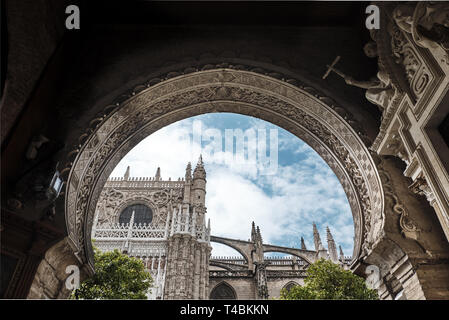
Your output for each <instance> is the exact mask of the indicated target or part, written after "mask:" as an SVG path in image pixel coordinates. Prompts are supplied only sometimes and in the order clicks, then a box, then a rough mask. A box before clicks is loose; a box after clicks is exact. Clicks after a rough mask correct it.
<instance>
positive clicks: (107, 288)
mask: <svg viewBox="0 0 449 320" xmlns="http://www.w3.org/2000/svg"><path fill="white" fill-rule="evenodd" d="M94 251H95V274H94V275H93V277H91V278H89V279H87V280H85V281H84V282H83V283H82V284H81V285H80V287H79V288H78V289H76V290H74V292H73V293H72V299H146V298H147V297H146V294H147V293H148V292H149V289H150V287H151V286H152V283H153V280H152V278H151V275H150V273H149V272H147V271H145V268H144V265H143V262H142V261H141V260H139V259H137V258H133V257H128V256H127V255H125V254H123V253H121V252H119V251H118V250H117V249H116V250H114V251H111V252H104V253H103V252H101V251H100V250H98V249H96V248H94Z"/></svg>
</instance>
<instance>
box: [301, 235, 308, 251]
mask: <svg viewBox="0 0 449 320" xmlns="http://www.w3.org/2000/svg"><path fill="white" fill-rule="evenodd" d="M301 250H307V247H306V243H305V242H304V238H303V237H301Z"/></svg>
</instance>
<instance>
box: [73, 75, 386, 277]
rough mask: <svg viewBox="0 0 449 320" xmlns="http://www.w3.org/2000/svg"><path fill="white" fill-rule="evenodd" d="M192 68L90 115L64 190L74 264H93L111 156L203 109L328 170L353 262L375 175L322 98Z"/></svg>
mask: <svg viewBox="0 0 449 320" xmlns="http://www.w3.org/2000/svg"><path fill="white" fill-rule="evenodd" d="M192 71H194V72H191V73H187V74H183V75H178V74H173V73H171V74H169V79H167V80H165V81H161V82H159V83H157V84H154V85H151V82H150V83H146V84H143V85H141V86H138V87H137V88H136V89H135V91H134V92H133V94H132V96H131V97H130V98H129V99H127V100H125V101H123V102H122V103H120V104H119V105H118V106H117V105H115V106H110V108H113V109H114V111H113V112H112V113H111V114H109V116H107V117H105V118H99V119H95V120H93V123H94V124H95V130H94V131H93V132H92V133H91V134H90V135H88V136H87V135H86V139H85V141H84V144H83V145H82V147H81V149H80V150H79V153H78V154H77V157H76V159H75V161H74V163H73V166H72V168H71V171H70V175H69V178H68V182H67V189H66V210H65V215H66V224H67V229H68V237H69V240H70V241H71V244H72V246H73V248H74V249H75V252H76V253H77V256H78V257H79V259H80V260H81V262H83V263H87V264H88V265H89V266H90V267H91V269H93V261H92V254H91V253H92V248H91V244H90V235H91V234H90V232H91V227H92V221H93V214H94V209H95V205H96V202H97V200H98V197H99V194H100V191H101V189H102V187H103V185H104V183H105V181H106V179H107V178H108V176H109V174H110V172H111V171H112V170H113V168H114V167H115V165H116V164H117V163H118V162H119V160H120V159H121V158H122V157H123V156H124V155H125V154H126V153H127V152H128V151H129V150H131V149H132V148H133V147H134V146H135V145H136V144H137V143H138V142H140V141H141V140H142V139H143V138H145V137H146V136H148V135H149V134H151V133H152V132H154V131H156V130H158V129H160V128H162V127H164V126H166V125H168V124H170V123H172V122H175V121H178V120H181V119H184V118H188V117H191V116H194V115H198V114H202V113H210V112H234V113H240V114H244V115H251V116H255V117H258V118H261V119H264V120H267V121H270V122H272V123H274V124H276V125H278V126H280V127H283V128H284V129H286V130H288V131H290V132H291V133H293V134H295V135H297V136H298V137H300V138H301V139H302V140H304V141H305V142H306V143H308V144H309V145H310V146H311V147H312V148H314V149H315V150H316V151H317V152H318V154H320V156H321V157H322V158H323V159H324V160H325V161H326V162H327V163H328V164H329V166H330V167H331V168H332V169H333V171H334V172H335V174H336V176H337V177H338V179H339V180H340V182H341V184H342V186H343V188H344V190H345V192H346V194H347V197H348V200H349V203H350V206H351V209H352V212H353V217H354V227H355V246H354V254H353V256H354V259H357V258H358V257H359V256H360V255H361V254H362V252H363V250H367V249H368V248H369V247H370V245H371V244H372V243H374V242H375V241H376V239H377V237H378V236H379V235H380V230H381V229H382V227H383V220H384V218H383V193H382V186H381V181H380V177H379V175H378V174H377V172H376V166H375V163H374V161H373V159H372V157H371V155H370V152H369V151H368V149H367V148H366V146H365V145H364V143H363V141H362V139H361V137H360V136H359V135H358V134H357V133H356V132H355V131H354V130H353V129H352V128H351V126H350V125H349V124H348V122H347V121H345V119H343V117H341V116H340V115H339V114H338V113H337V111H338V107H337V106H335V103H334V102H333V101H332V100H331V99H330V98H326V97H322V96H320V95H319V94H318V93H317V92H316V91H314V90H313V89H312V88H310V87H305V86H302V85H293V84H290V83H288V82H287V81H282V80H279V79H276V78H274V76H268V75H265V74H259V73H257V72H254V71H244V70H235V69H232V68H229V67H228V68H212V69H211V70H202V71H195V70H192ZM170 77H172V78H170ZM158 80H159V81H160V79H158ZM154 82H156V81H154Z"/></svg>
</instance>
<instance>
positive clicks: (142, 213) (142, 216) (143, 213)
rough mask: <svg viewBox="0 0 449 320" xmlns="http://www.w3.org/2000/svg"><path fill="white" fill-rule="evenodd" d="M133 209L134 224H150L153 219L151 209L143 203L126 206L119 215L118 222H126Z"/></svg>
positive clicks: (129, 218)
mask: <svg viewBox="0 0 449 320" xmlns="http://www.w3.org/2000/svg"><path fill="white" fill-rule="evenodd" d="M133 211H134V224H139V223H141V224H150V223H151V220H153V211H151V209H150V208H148V207H147V206H146V205H144V204H133V205H130V206H128V207H126V208H125V209H124V210H123V211H122V213H121V214H120V217H119V223H120V224H121V223H124V224H127V223H129V221H130V220H131V215H132V213H133Z"/></svg>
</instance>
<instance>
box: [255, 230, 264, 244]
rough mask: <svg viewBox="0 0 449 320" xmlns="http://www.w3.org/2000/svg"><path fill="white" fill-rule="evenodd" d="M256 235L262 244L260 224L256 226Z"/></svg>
mask: <svg viewBox="0 0 449 320" xmlns="http://www.w3.org/2000/svg"><path fill="white" fill-rule="evenodd" d="M256 237H257V240H258V241H260V244H262V243H263V242H262V235H261V234H260V229H259V226H257V228H256Z"/></svg>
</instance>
